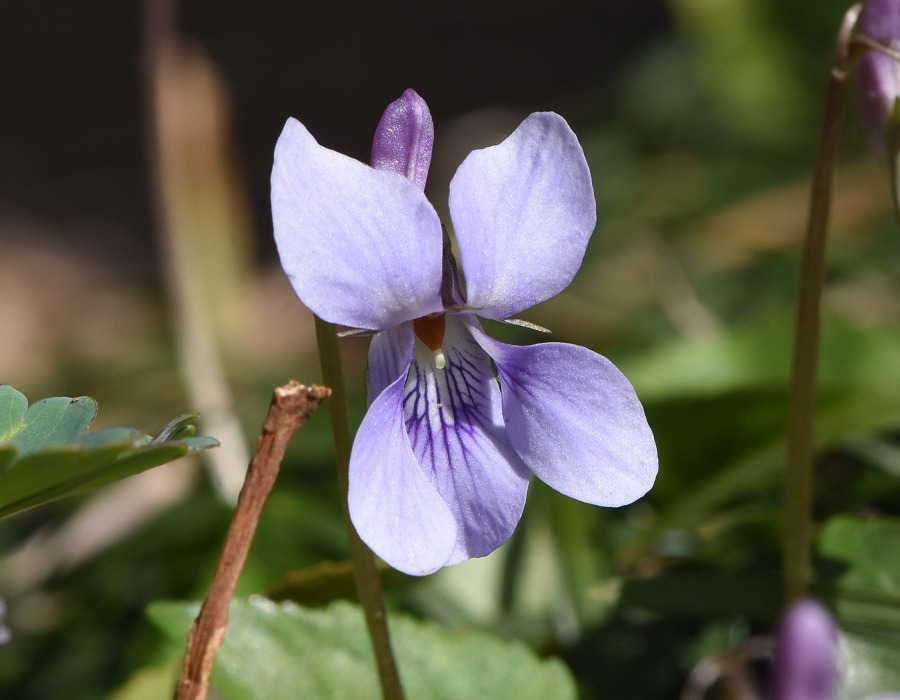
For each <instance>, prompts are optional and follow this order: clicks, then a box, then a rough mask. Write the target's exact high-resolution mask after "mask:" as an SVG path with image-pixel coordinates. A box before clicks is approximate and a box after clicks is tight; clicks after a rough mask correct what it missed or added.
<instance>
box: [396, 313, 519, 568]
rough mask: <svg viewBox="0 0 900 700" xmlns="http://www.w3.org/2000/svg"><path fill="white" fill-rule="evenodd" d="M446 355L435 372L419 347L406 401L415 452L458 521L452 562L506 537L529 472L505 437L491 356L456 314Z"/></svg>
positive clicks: (448, 330) (480, 552)
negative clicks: (442, 366)
mask: <svg viewBox="0 0 900 700" xmlns="http://www.w3.org/2000/svg"><path fill="white" fill-rule="evenodd" d="M443 352H444V357H445V360H446V364H445V366H444V368H443V369H437V368H436V366H435V362H434V357H433V355H432V354H431V352H429V351H428V349H427V348H426V347H425V346H424V345H423V344H422V343H420V342H417V343H416V347H415V353H414V357H413V362H412V367H411V368H410V372H409V377H408V378H407V381H406V387H405V395H404V399H403V400H404V406H405V412H404V415H405V419H406V428H407V431H408V434H409V440H410V443H411V446H412V450H413V452H414V453H415V455H416V458H417V459H418V461H419V463H420V464H421V465H422V468H423V469H424V470H425V472H426V473H427V474H428V476H429V479H430V480H431V483H433V484H434V486H435V488H436V489H437V490H438V492H439V493H440V494H441V497H442V498H443V500H444V502H445V503H446V504H447V506H448V507H449V508H450V510H451V511H452V512H453V515H454V518H455V520H456V522H457V531H456V543H455V546H454V549H453V552H452V554H451V556H450V558H449V560H448V561H447V564H455V563H458V562H460V561H464V560H465V559H468V558H470V557H480V556H484V555H486V554H489V553H490V552H492V551H494V550H495V549H496V548H497V547H499V546H500V545H501V544H503V543H504V542H505V541H506V540H507V539H509V537H510V535H511V534H512V532H513V530H514V529H515V527H516V524H517V523H518V522H519V519H520V518H521V515H522V510H523V508H524V506H525V496H526V493H527V490H528V477H529V472H528V469H527V467H525V465H524V464H523V463H522V461H521V459H520V458H519V456H518V455H517V454H516V451H515V450H514V449H513V447H512V446H511V445H510V442H509V439H508V438H507V435H506V429H505V427H504V425H503V417H502V410H501V399H500V389H499V385H498V383H497V380H496V377H495V376H494V373H493V371H492V368H491V364H490V358H489V357H488V356H487V355H486V354H485V352H484V351H483V350H482V349H481V348H480V347H479V345H478V344H477V343H476V342H475V340H474V339H473V338H472V336H471V334H470V333H469V332H468V330H467V329H466V327H465V325H464V323H463V322H462V321H461V320H460V318H459V317H458V316H454V315H449V314H448V316H447V319H446V328H445V335H444V343H443Z"/></svg>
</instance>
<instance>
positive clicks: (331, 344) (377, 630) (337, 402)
mask: <svg viewBox="0 0 900 700" xmlns="http://www.w3.org/2000/svg"><path fill="white" fill-rule="evenodd" d="M316 339H317V341H318V344H319V361H320V362H321V364H322V378H323V381H325V383H326V384H328V385H329V386H330V387H331V388H332V390H333V392H334V393H333V395H332V398H331V401H329V402H328V414H329V415H330V416H331V431H332V435H333V436H334V450H335V461H336V463H337V472H338V487H339V488H340V491H341V503H342V505H343V509H344V525H345V526H346V528H347V538H348V540H349V542H350V559H351V560H352V562H353V576H354V579H355V580H356V590H357V592H358V593H359V602H360V604H361V605H362V609H363V612H364V614H365V617H366V626H367V627H368V629H369V637H370V638H371V640H372V648H373V650H374V653H375V663H376V665H377V667H378V678H379V680H380V682H381V694H382V696H383V697H384V699H385V700H403V699H404V697H405V696H404V693H403V686H402V685H401V683H400V675H399V673H398V672H397V663H396V662H395V661H394V653H393V651H392V649H391V639H390V635H389V633H388V625H387V615H386V613H385V607H384V594H383V593H382V590H381V579H380V578H379V575H378V568H377V567H376V565H375V557H374V556H373V554H372V551H371V550H370V549H369V548H368V547H367V546H366V544H365V542H363V541H362V540H361V539H359V535H358V534H357V532H356V528H355V527H353V523H352V522H351V520H350V509H349V505H348V502H347V494H348V490H349V474H350V445H351V440H350V428H349V426H348V424H347V406H346V401H345V396H346V394H345V392H344V375H343V371H342V370H341V356H340V350H339V348H338V338H337V332H336V329H335V327H334V326H333V325H332V324H330V323H327V322H326V321H323V320H322V319H320V318H318V317H316Z"/></svg>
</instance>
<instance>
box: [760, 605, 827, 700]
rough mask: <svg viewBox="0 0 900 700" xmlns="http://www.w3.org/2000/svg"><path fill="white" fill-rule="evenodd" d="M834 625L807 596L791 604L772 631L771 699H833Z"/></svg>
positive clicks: (823, 609) (821, 609)
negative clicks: (773, 648) (773, 646)
mask: <svg viewBox="0 0 900 700" xmlns="http://www.w3.org/2000/svg"><path fill="white" fill-rule="evenodd" d="M836 669H837V628H836V626H835V624H834V620H833V619H832V617H831V614H830V613H829V612H828V611H827V610H826V609H825V607H824V606H823V605H822V604H821V603H818V602H817V601H815V600H812V599H811V598H805V599H803V600H800V601H798V602H796V603H794V604H793V605H792V606H791V607H790V609H789V610H788V611H787V613H785V615H784V617H783V618H782V620H781V622H780V624H779V625H778V630H777V632H776V633H775V656H774V661H773V665H772V700H833V698H834V692H835V685H836V676H837V671H836Z"/></svg>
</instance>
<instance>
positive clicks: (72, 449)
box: [0, 385, 218, 517]
mask: <svg viewBox="0 0 900 700" xmlns="http://www.w3.org/2000/svg"><path fill="white" fill-rule="evenodd" d="M27 403H28V402H27V399H26V398H25V397H24V396H23V395H22V394H21V393H19V392H18V391H16V390H15V389H13V388H12V387H10V386H8V385H3V386H0V517H5V516H7V515H12V514H13V513H17V512H19V511H21V510H24V509H26V508H31V507H33V506H36V505H40V504H42V503H48V502H50V501H54V500H57V499H59V498H63V497H66V496H71V495H74V494H77V493H81V492H83V491H88V490H90V489H94V488H97V487H98V486H103V485H104V484H108V483H111V482H113V481H117V480H119V479H124V478H125V477H127V476H132V475H134V474H138V473H140V472H142V471H145V470H147V469H150V468H151V467H156V466H159V465H161V464H165V463H167V462H171V461H172V460H174V459H178V458H179V457H182V456H184V455H186V454H188V453H191V452H196V451H198V450H204V449H207V448H209V447H214V446H215V445H218V442H217V441H216V440H214V439H212V438H207V437H193V435H194V432H195V428H194V425H193V423H194V421H196V420H197V418H198V416H197V415H196V414H191V413H186V414H183V415H181V416H178V417H177V418H175V419H173V420H172V421H170V422H169V423H168V424H167V425H166V427H165V428H163V431H162V432H160V434H159V435H157V436H156V437H152V436H150V435H145V434H144V433H142V432H140V431H139V430H135V429H133V428H106V429H104V430H99V431H97V432H95V433H89V434H85V431H86V430H87V429H88V427H89V426H90V424H91V422H92V421H93V419H94V417H95V416H96V415H97V402H96V401H94V400H93V399H92V398H90V397H85V396H82V397H80V398H77V399H69V398H64V397H57V398H52V399H44V400H42V401H38V402H36V403H34V404H33V405H32V406H31V407H30V408H28V409H27V410H25V411H23V410H22V407H23V406H25V405H27ZM173 436H174V437H173ZM177 436H184V437H183V438H178V437H177Z"/></svg>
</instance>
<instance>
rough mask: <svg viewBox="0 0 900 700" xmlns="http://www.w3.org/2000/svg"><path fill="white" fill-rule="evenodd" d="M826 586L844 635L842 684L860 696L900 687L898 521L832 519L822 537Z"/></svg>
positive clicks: (846, 693) (849, 698) (851, 695)
mask: <svg viewBox="0 0 900 700" xmlns="http://www.w3.org/2000/svg"><path fill="white" fill-rule="evenodd" d="M819 554H820V556H821V560H820V569H821V571H822V576H821V578H822V579H823V590H824V591H825V593H826V594H828V595H830V597H831V598H832V602H833V605H834V608H835V612H836V613H837V616H838V619H839V621H840V624H841V627H842V628H843V629H844V631H845V632H844V633H843V634H842V636H841V645H840V650H841V666H842V668H843V674H842V679H841V683H842V689H841V691H840V692H839V693H838V695H839V696H840V697H841V698H846V700H862V698H865V697H868V696H870V695H873V694H875V693H882V692H887V691H896V690H897V689H898V688H900V521H898V520H895V519H885V518H880V519H861V518H855V517H850V516H841V517H836V518H833V519H832V520H830V521H829V523H828V524H827V525H826V527H825V529H824V530H823V531H822V534H821V537H820V538H819Z"/></svg>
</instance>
